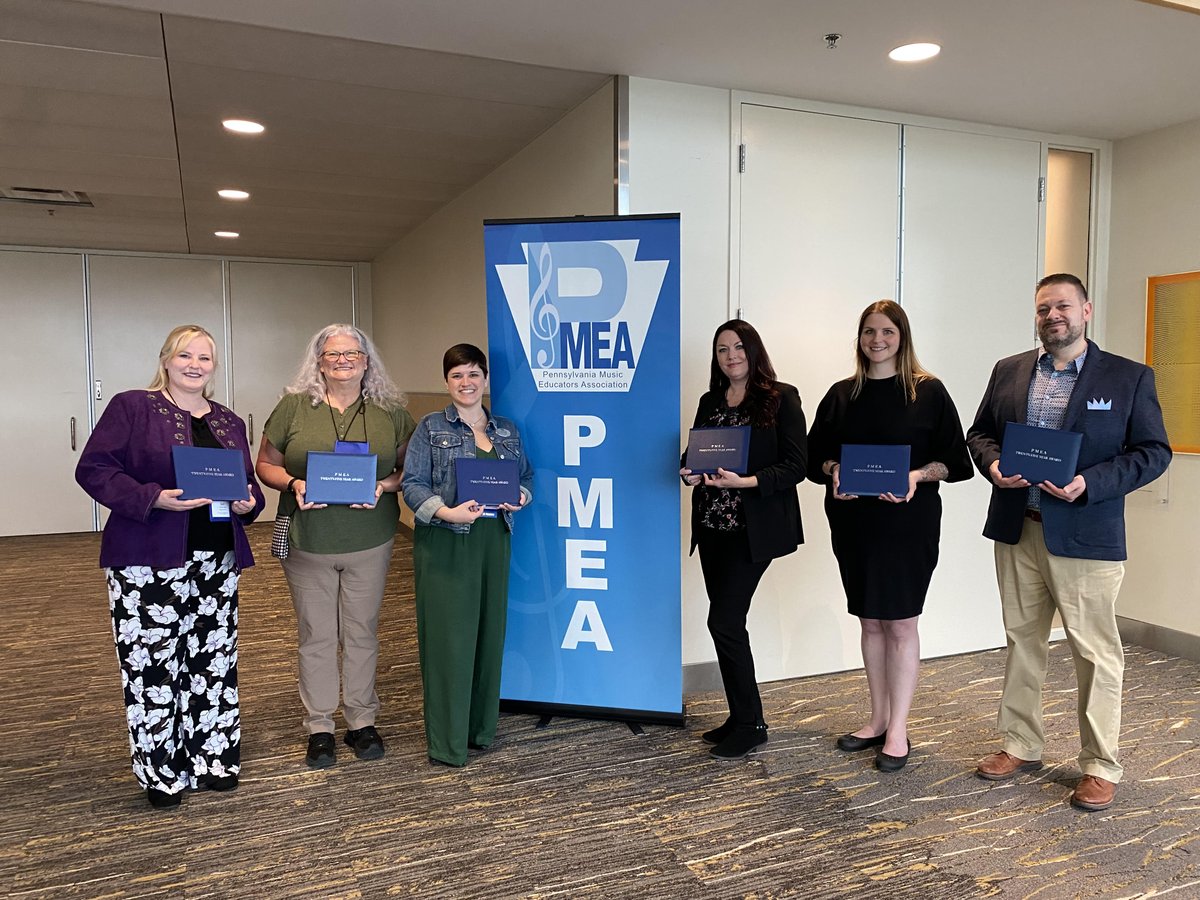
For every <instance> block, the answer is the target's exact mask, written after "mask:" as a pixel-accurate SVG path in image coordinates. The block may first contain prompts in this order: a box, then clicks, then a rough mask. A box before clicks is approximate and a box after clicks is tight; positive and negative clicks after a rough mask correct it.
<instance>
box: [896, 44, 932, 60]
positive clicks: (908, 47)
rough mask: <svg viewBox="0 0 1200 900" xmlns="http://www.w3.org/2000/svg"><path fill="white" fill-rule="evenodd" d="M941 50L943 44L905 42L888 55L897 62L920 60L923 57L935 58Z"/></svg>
mask: <svg viewBox="0 0 1200 900" xmlns="http://www.w3.org/2000/svg"><path fill="white" fill-rule="evenodd" d="M941 52H942V45H941V44H905V45H904V46H903V47H897V48H896V49H895V50H893V51H892V52H891V53H889V54H888V57H889V58H891V59H894V60H895V61H896V62H920V61H921V60H923V59H933V57H935V56H937V55H938V54H939V53H941Z"/></svg>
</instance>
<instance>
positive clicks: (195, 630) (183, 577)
mask: <svg viewBox="0 0 1200 900" xmlns="http://www.w3.org/2000/svg"><path fill="white" fill-rule="evenodd" d="M216 367H217V349H216V342H215V341H214V340H213V337H212V335H211V334H209V333H208V332H207V331H205V330H204V329H203V328H201V327H200V326H198V325H180V326H179V327H178V328H175V329H174V330H172V331H171V333H170V334H169V335H167V340H166V342H165V343H164V344H163V346H162V350H161V351H159V356H158V371H157V372H156V373H155V376H154V380H153V381H152V382H151V384H150V387H148V388H145V389H143V390H135V391H125V392H124V393H121V394H117V395H116V396H115V397H113V399H112V401H111V402H110V403H109V404H108V408H107V409H105V411H104V414H103V415H102V416H101V417H100V421H99V422H97V423H96V429H95V430H94V431H93V432H92V436H91V438H90V439H89V440H88V442H87V446H86V447H84V448H83V454H82V456H81V457H80V460H79V465H78V467H77V468H76V469H75V480H76V481H78V482H79V484H80V486H81V487H82V488H83V489H84V490H85V491H87V493H88V494H89V496H91V497H92V498H93V499H94V500H96V501H97V502H98V503H100V504H102V505H104V506H106V507H108V508H109V510H111V515H110V516H109V518H108V523H107V524H106V525H105V527H104V535H103V537H102V538H101V542H100V565H101V566H103V567H104V571H105V575H106V576H107V579H108V603H109V609H110V610H111V612H112V621H113V639H114V640H115V641H116V645H117V659H118V661H119V663H120V665H121V683H122V686H123V687H124V692H125V718H126V720H127V722H128V725H129V746H130V754H131V756H132V758H133V773H134V775H135V776H136V777H137V780H138V783H139V784H140V785H141V786H142V787H143V788H145V789H146V797H147V799H148V800H149V801H150V805H151V806H153V807H155V808H159V809H163V808H169V807H174V806H178V805H179V802H180V800H181V799H182V797H183V791H185V790H189V789H191V790H202V789H208V790H215V791H229V790H233V789H234V788H235V787H237V783H238V772H239V770H240V768H241V764H240V742H241V723H240V719H239V715H238V688H237V601H238V593H237V585H238V578H239V576H240V575H241V571H242V570H243V569H245V568H248V567H249V566H252V565H254V558H253V556H251V554H250V545H249V543H248V542H247V541H246V531H245V528H244V525H245V524H248V523H249V522H252V521H254V518H255V517H256V516H257V515H258V514H259V513H260V512H261V511H262V508H263V504H264V501H263V495H262V491H260V490H259V488H258V484H257V482H255V480H254V475H253V474H252V473H253V471H254V467H253V462H252V461H251V459H250V448H249V446H248V443H247V440H246V426H245V424H244V423H243V422H242V420H241V419H239V418H238V417H237V416H236V415H234V413H233V412H232V411H231V410H229V409H227V408H226V407H224V406H222V405H221V404H219V403H215V402H214V401H212V400H210V399H209V397H210V396H211V394H212V384H211V381H212V376H213V373H214V371H215V370H216ZM175 446H196V447H213V448H226V449H232V450H238V451H240V452H241V454H242V458H243V462H244V464H245V468H246V472H247V473H248V475H247V477H248V488H249V499H247V500H235V501H233V502H232V503H230V504H228V507H227V508H226V509H224V510H222V509H220V504H213V503H212V501H210V500H206V499H193V500H181V499H179V497H180V495H181V494H182V493H183V491H182V490H179V489H177V488H176V487H175V470H174V465H173V463H172V457H171V448H172V447H175Z"/></svg>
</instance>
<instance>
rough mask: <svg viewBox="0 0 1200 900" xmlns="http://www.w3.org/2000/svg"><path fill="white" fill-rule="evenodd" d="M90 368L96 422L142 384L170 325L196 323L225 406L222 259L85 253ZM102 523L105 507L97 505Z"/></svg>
mask: <svg viewBox="0 0 1200 900" xmlns="http://www.w3.org/2000/svg"><path fill="white" fill-rule="evenodd" d="M88 281H89V284H90V294H89V296H90V306H91V312H92V371H93V374H94V376H95V379H96V380H97V381H99V382H100V384H101V398H100V399H99V400H96V399H94V398H93V401H92V402H93V406H94V409H95V416H96V421H99V420H100V416H101V415H102V414H103V413H104V410H105V409H107V408H108V401H109V400H111V399H112V398H113V397H114V396H115V395H116V394H118V393H120V392H121V391H128V390H133V389H134V388H144V387H146V386H147V385H148V384H149V383H150V380H151V379H152V378H153V377H154V373H155V371H156V370H157V367H158V351H159V350H160V349H161V348H162V344H163V341H164V340H165V339H166V337H167V335H168V334H169V333H170V331H171V329H172V328H174V327H175V326H177V325H200V326H201V327H203V328H207V329H208V331H209V332H210V333H211V334H212V336H213V337H214V338H215V339H216V342H217V358H218V362H219V363H220V366H219V368H218V369H217V372H216V374H215V375H214V376H213V382H212V383H213V399H214V400H217V401H218V402H220V403H227V402H228V401H227V399H226V397H227V392H226V388H225V384H226V377H227V375H228V371H229V369H228V366H229V361H228V360H227V359H225V358H224V357H225V289H224V283H223V275H222V272H221V261H220V260H217V259H187V258H181V257H150V256H97V255H93V256H89V257H88ZM100 519H101V523H102V524H103V523H104V522H107V521H108V510H107V509H105V508H104V507H101V508H100Z"/></svg>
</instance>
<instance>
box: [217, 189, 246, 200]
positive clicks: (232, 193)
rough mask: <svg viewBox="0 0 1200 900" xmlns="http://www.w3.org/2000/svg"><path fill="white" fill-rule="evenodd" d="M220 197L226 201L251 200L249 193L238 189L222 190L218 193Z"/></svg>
mask: <svg viewBox="0 0 1200 900" xmlns="http://www.w3.org/2000/svg"><path fill="white" fill-rule="evenodd" d="M217 196H218V197H224V198H225V199H226V200H249V199H250V192H249V191H239V190H237V189H236V188H221V190H219V191H217Z"/></svg>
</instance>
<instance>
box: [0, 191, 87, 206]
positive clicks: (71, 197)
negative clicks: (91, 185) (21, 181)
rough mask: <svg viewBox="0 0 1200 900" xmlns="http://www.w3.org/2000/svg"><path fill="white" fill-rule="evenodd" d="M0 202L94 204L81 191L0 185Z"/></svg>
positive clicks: (63, 204) (66, 204) (40, 204)
mask: <svg viewBox="0 0 1200 900" xmlns="http://www.w3.org/2000/svg"><path fill="white" fill-rule="evenodd" d="M0 202H7V203H36V204H37V205H38V206H95V204H94V203H92V201H91V199H90V198H89V197H88V195H87V194H85V193H84V192H83V191H65V190H63V189H61V188H35V187H15V186H14V187H0Z"/></svg>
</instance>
